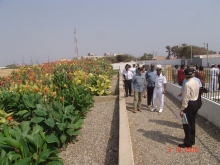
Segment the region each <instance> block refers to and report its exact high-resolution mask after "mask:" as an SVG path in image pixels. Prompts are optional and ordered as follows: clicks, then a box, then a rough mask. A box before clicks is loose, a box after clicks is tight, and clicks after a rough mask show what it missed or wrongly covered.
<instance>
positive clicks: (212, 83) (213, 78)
mask: <svg viewBox="0 0 220 165" xmlns="http://www.w3.org/2000/svg"><path fill="white" fill-rule="evenodd" d="M218 74H219V72H218V70H217V68H215V64H212V65H211V69H210V80H209V91H210V92H216V90H217V80H218Z"/></svg>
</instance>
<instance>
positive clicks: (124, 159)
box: [118, 70, 134, 165]
mask: <svg viewBox="0 0 220 165" xmlns="http://www.w3.org/2000/svg"><path fill="white" fill-rule="evenodd" d="M123 83H124V82H123V79H122V72H121V70H119V156H118V159H119V160H118V162H119V163H118V164H119V165H134V159H133V150H132V143H131V135H130V127H129V122H128V115H127V109H126V102H125V96H124V88H123Z"/></svg>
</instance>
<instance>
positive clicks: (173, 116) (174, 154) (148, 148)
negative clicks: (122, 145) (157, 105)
mask: <svg viewBox="0 0 220 165" xmlns="http://www.w3.org/2000/svg"><path fill="white" fill-rule="evenodd" d="M179 106H180V104H179V101H178V100H177V99H176V98H174V97H173V96H171V95H170V94H166V95H165V104H164V111H163V113H161V114H159V113H158V112H151V111H150V109H148V108H147V107H146V98H143V100H142V112H139V111H138V112H137V113H133V112H132V110H133V97H127V98H126V108H127V111H128V119H129V125H130V133H131V141H132V149H133V156H134V163H135V165H152V164H155V165H170V164H173V165H176V164H178V165H187V164H190V165H191V164H196V165H197V164H198V165H201V164H206V165H208V164H210V165H215V164H220V128H218V127H216V126H214V125H213V124H211V123H210V122H208V121H206V120H205V119H204V118H202V117H200V116H198V115H197V118H196V144H195V145H194V146H193V148H192V149H191V150H185V149H180V148H178V147H177V145H178V144H179V143H183V137H184V132H183V129H182V125H181V124H180V121H179V119H178V117H177V114H178V113H179ZM207 111H208V109H207Z"/></svg>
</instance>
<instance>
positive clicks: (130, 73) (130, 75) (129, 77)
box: [124, 70, 133, 80]
mask: <svg viewBox="0 0 220 165" xmlns="http://www.w3.org/2000/svg"><path fill="white" fill-rule="evenodd" d="M124 75H125V80H131V79H132V78H133V73H132V72H131V71H130V70H128V71H125V72H124Z"/></svg>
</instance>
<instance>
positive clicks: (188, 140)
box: [183, 100, 198, 146]
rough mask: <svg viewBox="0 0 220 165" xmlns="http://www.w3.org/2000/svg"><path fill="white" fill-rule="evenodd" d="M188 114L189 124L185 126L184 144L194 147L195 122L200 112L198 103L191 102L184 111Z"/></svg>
mask: <svg viewBox="0 0 220 165" xmlns="http://www.w3.org/2000/svg"><path fill="white" fill-rule="evenodd" d="M183 112H184V113H185V114H186V117H187V120H188V124H183V129H184V133H185V138H184V144H185V145H187V146H192V145H193V144H195V122H196V114H197V112H198V101H197V100H196V101H189V103H188V107H187V108H185V109H184V111H183Z"/></svg>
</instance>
